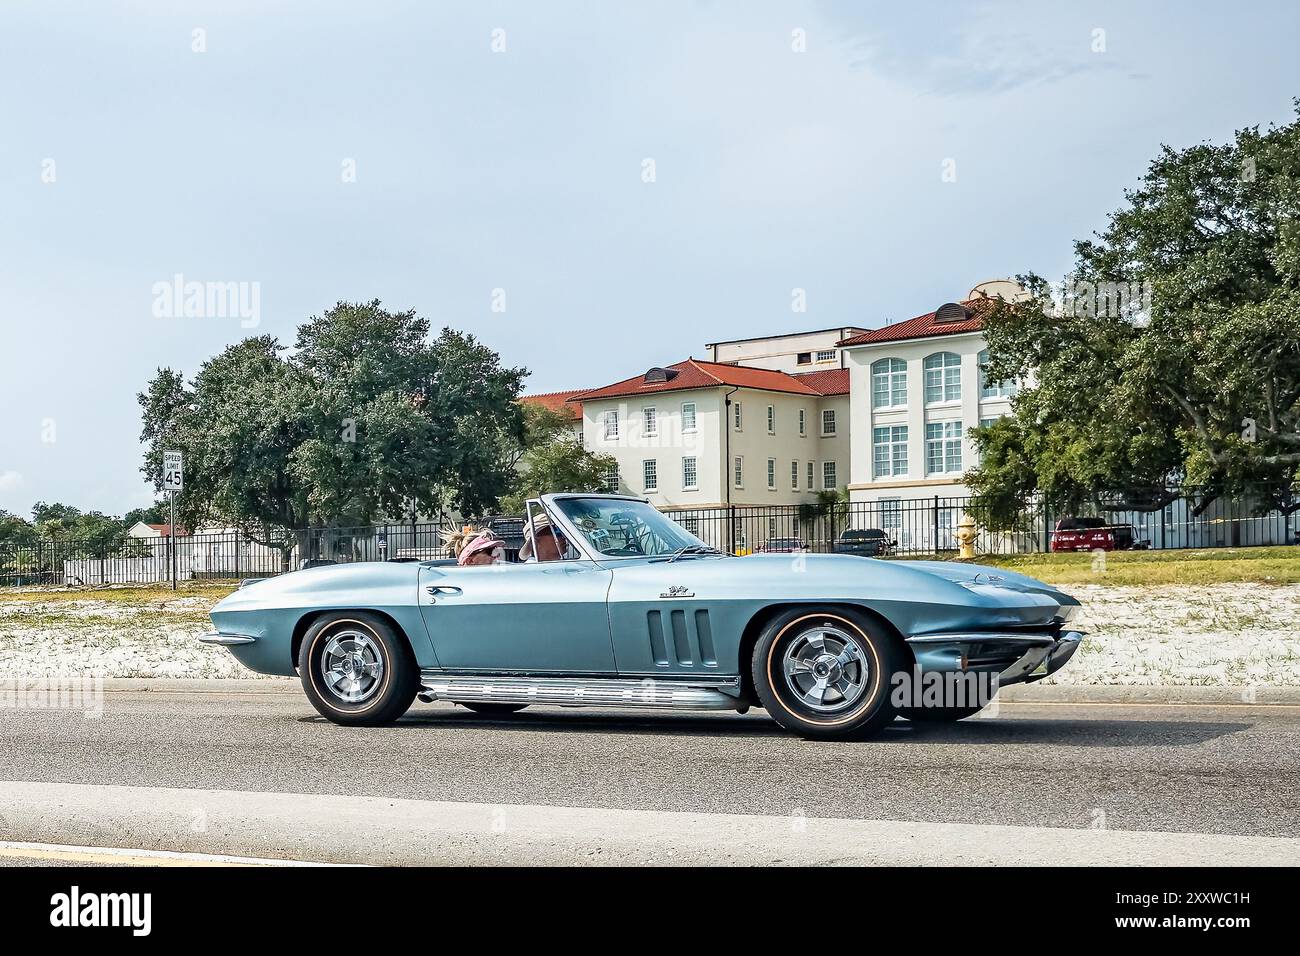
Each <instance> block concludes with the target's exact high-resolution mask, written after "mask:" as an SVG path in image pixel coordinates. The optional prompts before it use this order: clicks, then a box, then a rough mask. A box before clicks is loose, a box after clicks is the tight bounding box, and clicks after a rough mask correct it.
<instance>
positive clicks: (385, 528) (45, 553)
mask: <svg viewBox="0 0 1300 956" xmlns="http://www.w3.org/2000/svg"><path fill="white" fill-rule="evenodd" d="M666 513H667V514H669V516H670V517H672V518H673V519H674V520H675V521H677V522H678V523H679V524H681V525H682V526H683V527H685V528H686V529H687V530H688V531H691V532H693V533H694V534H696V535H697V536H699V537H700V538H702V539H703V540H704V541H705V542H707V543H708V544H711V545H713V546H714V547H717V548H720V549H722V550H724V551H731V552H736V553H740V554H748V553H751V552H755V551H763V550H775V551H790V550H795V549H800V550H808V551H814V552H831V551H837V550H839V551H850V552H856V553H862V550H863V544H862V541H863V539H864V538H868V537H869V538H871V539H872V541H873V542H876V541H884V542H887V544H886V546H885V547H884V549H883V551H884V553H885V556H897V557H918V556H925V555H939V556H944V555H950V554H951V552H953V551H955V550H956V548H957V536H956V535H957V529H958V524H959V521H960V520H961V516H962V514H964V513H969V514H970V515H971V516H972V518H974V520H975V524H976V527H977V537H976V540H975V549H976V551H977V552H978V553H981V554H1015V553H1025V552H1034V551H1040V552H1041V551H1048V550H1051V548H1052V539H1053V530H1054V529H1055V527H1056V525H1057V521H1058V520H1059V518H1061V517H1065V515H1063V514H1059V513H1057V512H1055V511H1053V510H1051V509H1046V508H1041V507H1036V508H1030V509H1027V510H1026V511H1025V512H1024V513H1023V514H1022V515H1021V516H1020V518H1019V520H1018V521H1017V523H1016V527H1015V528H1014V529H1013V530H1007V531H993V530H990V529H989V524H990V522H989V521H988V520H986V519H987V512H986V510H985V509H984V508H983V506H982V505H981V503H980V502H979V501H978V500H977V499H973V498H957V497H951V498H948V497H928V498H895V499H888V498H886V499H881V500H877V501H856V502H852V503H844V504H841V505H839V506H836V507H831V508H820V509H819V508H816V507H810V506H807V505H802V506H801V505H767V506H734V507H730V508H706V509H695V510H690V509H670V510H667V512H666ZM1100 517H1104V518H1105V519H1106V522H1107V523H1108V524H1109V525H1113V526H1114V525H1118V526H1126V527H1131V528H1132V533H1133V539H1134V540H1135V542H1136V543H1137V546H1138V547H1149V548H1153V549H1161V548H1215V547H1253V546H1261V545H1281V544H1294V543H1296V540H1297V539H1296V528H1297V522H1296V516H1295V515H1294V514H1291V513H1286V512H1282V511H1276V510H1274V511H1267V512H1263V513H1260V511H1259V509H1258V508H1255V507H1253V506H1251V505H1250V504H1249V503H1248V502H1238V501H1231V500H1226V499H1225V500H1222V501H1217V502H1214V503H1213V504H1212V505H1211V506H1210V507H1209V508H1206V509H1204V511H1202V512H1201V513H1199V514H1198V513H1197V511H1196V508H1195V507H1194V506H1193V502H1192V500H1190V499H1184V498H1179V499H1178V500H1176V501H1174V502H1172V503H1171V504H1169V505H1168V506H1166V507H1165V508H1162V509H1160V510H1158V511H1152V512H1141V511H1110V510H1108V511H1106V512H1104V514H1102V515H1100ZM439 528H440V526H439V525H438V524H437V523H434V522H417V523H406V524H388V525H370V526H366V527H361V528H312V529H308V530H304V531H299V532H296V533H294V534H293V535H291V536H290V537H289V538H286V539H285V541H284V542H282V543H281V544H279V545H277V544H268V543H266V542H264V541H257V540H254V539H251V538H249V537H248V536H247V535H244V534H241V533H240V532H237V531H221V532H212V533H205V534H194V535H182V536H177V537H175V538H170V537H166V536H160V537H146V538H127V539H126V540H125V541H124V542H123V541H121V540H118V541H114V542H111V543H105V542H91V541H77V540H57V541H54V540H51V541H36V542H26V543H22V544H19V543H14V542H0V586H8V587H14V586H33V585H55V586H80V585H85V586H95V585H104V584H137V583H138V584H149V583H159V582H164V581H169V580H170V579H171V564H172V560H173V557H174V558H175V562H176V568H177V577H178V578H179V579H180V580H182V581H193V580H202V579H241V578H253V577H265V576H270V575H275V574H280V573H282V572H283V571H286V570H293V569H296V568H299V567H302V566H304V564H305V563H306V562H336V563H343V562H353V561H386V560H392V559H398V558H404V559H415V560H428V559H436V558H447V557H450V552H449V551H448V549H447V547H446V545H445V543H444V542H443V540H442V536H441V535H440V533H439ZM863 532H873V534H871V535H864V534H863ZM875 532H878V533H875ZM878 547H879V546H878V545H876V544H874V543H873V544H871V545H869V546H868V550H870V551H873V552H874V551H875V550H876V549H877V548H878Z"/></svg>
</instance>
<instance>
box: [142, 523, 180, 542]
mask: <svg viewBox="0 0 1300 956" xmlns="http://www.w3.org/2000/svg"><path fill="white" fill-rule="evenodd" d="M145 526H146V527H149V528H152V529H153V530H154V531H157V532H158V533H159V534H160V535H162V536H163V537H164V538H166V537H168V536H170V535H171V533H172V526H171V525H169V524H150V523H149V522H147V521H146V522H145ZM188 534H189V531H188V530H186V528H185V527H183V526H182V525H177V526H176V536H177V537H178V538H183V537H185V536H186V535H188Z"/></svg>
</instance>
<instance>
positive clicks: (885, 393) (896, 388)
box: [871, 358, 907, 408]
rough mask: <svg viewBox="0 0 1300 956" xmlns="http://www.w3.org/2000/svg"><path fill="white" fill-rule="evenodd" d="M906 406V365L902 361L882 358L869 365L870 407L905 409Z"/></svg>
mask: <svg viewBox="0 0 1300 956" xmlns="http://www.w3.org/2000/svg"><path fill="white" fill-rule="evenodd" d="M906 406H907V363H906V362H904V361H903V360H902V359H896V358H883V359H881V360H880V361H879V362H872V363H871V407H872V408H905V407H906Z"/></svg>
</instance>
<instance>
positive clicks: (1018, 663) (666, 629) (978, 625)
mask: <svg viewBox="0 0 1300 956" xmlns="http://www.w3.org/2000/svg"><path fill="white" fill-rule="evenodd" d="M525 520H526V521H527V523H528V528H529V531H530V532H532V537H533V540H534V542H535V543H536V544H537V548H536V551H537V556H538V557H540V558H541V560H538V559H537V557H533V558H531V559H530V560H528V561H525V562H519V563H508V564H497V565H490V566H481V567H475V566H459V565H457V564H456V563H455V562H454V561H422V562H400V561H390V562H367V563H357V564H345V565H335V566H330V567H320V568H311V569H308V570H303V571H296V572H293V573H291V574H285V575H283V576H281V577H277V578H271V579H269V580H265V581H257V582H253V583H250V584H247V585H246V586H244V587H242V588H240V589H239V590H238V591H236V592H235V593H234V594H231V595H230V596H229V597H227V598H226V599H224V600H223V601H222V602H221V603H220V604H218V605H217V606H216V607H215V608H214V609H213V611H212V622H213V624H214V625H215V626H216V633H214V634H210V635H208V636H206V637H205V638H203V640H205V641H207V642H209V643H213V644H221V645H225V646H227V647H229V649H230V651H231V653H232V654H234V655H235V657H237V658H238V659H239V660H240V661H241V662H242V663H244V664H245V665H247V666H248V667H250V668H252V669H253V670H256V671H261V672H263V673H266V674H286V675H288V674H294V673H295V672H296V673H297V674H298V675H299V677H300V678H301V679H302V685H303V688H304V690H305V691H306V693H307V697H308V699H309V700H310V701H311V703H312V704H313V705H314V706H315V707H316V709H317V710H318V711H320V713H321V714H323V715H324V716H326V717H328V718H329V719H330V720H332V721H334V722H336V723H340V724H360V725H376V724H386V723H389V722H391V721H394V720H396V719H397V718H399V717H401V716H402V714H404V713H405V712H406V711H407V709H408V708H409V707H410V706H411V703H412V702H413V701H414V699H415V698H416V697H417V696H418V697H419V698H420V699H421V700H424V701H434V700H446V701H454V702H456V703H459V704H463V705H464V706H466V707H469V708H471V709H473V710H476V711H480V712H486V713H492V714H509V713H513V712H515V711H518V710H522V709H523V708H524V707H526V706H528V705H529V704H552V705H555V704H558V705H563V706H588V707H619V708H623V707H636V708H650V709H656V710H698V709H706V710H736V711H740V712H744V711H745V710H747V709H748V708H750V707H763V708H765V709H766V710H767V712H768V713H769V714H770V715H771V716H772V717H773V718H775V719H776V721H777V722H778V723H780V724H781V725H782V726H784V727H786V728H788V729H789V730H791V731H794V732H796V733H799V734H803V735H805V736H807V737H822V738H843V737H861V736H865V735H868V734H870V733H872V732H874V731H876V730H878V729H880V728H881V727H883V726H884V725H885V724H886V723H888V722H889V721H891V720H893V719H894V718H895V717H896V716H900V715H901V716H903V717H907V718H909V719H912V720H956V719H960V718H961V717H965V716H968V715H970V714H972V713H974V712H975V711H977V710H978V709H979V708H980V707H981V706H982V705H983V704H985V703H987V699H988V695H989V693H992V692H996V686H997V685H998V684H1009V683H1016V682H1020V681H1032V680H1037V679H1039V678H1041V677H1044V676H1046V675H1047V674H1050V673H1052V672H1053V671H1055V670H1057V669H1058V668H1060V667H1061V666H1062V665H1064V664H1065V662H1066V661H1067V660H1069V658H1070V656H1071V655H1072V654H1073V653H1074V651H1075V650H1076V649H1077V648H1078V646H1079V642H1080V640H1081V639H1082V637H1083V635H1082V634H1081V633H1079V632H1078V631H1074V630H1070V629H1069V628H1068V625H1069V622H1070V621H1071V619H1072V618H1074V616H1075V615H1076V613H1077V611H1078V602H1077V601H1075V600H1074V599H1073V598H1071V597H1069V596H1068V595H1066V594H1062V593H1061V592H1059V591H1057V590H1055V589H1053V588H1051V587H1049V586H1048V585H1046V584H1043V583H1041V582H1039V581H1035V580H1034V579H1032V578H1029V577H1025V576H1024V575H1020V574H1015V573H1012V572H1009V571H1002V570H998V571H996V573H990V572H989V571H988V570H986V569H982V568H979V567H972V566H969V565H965V564H960V563H949V562H938V561H933V562H932V561H886V560H878V559H874V558H863V557H856V556H852V555H838V554H771V555H753V556H749V557H735V556H732V555H728V554H724V553H722V552H719V551H718V550H716V549H715V548H712V547H709V546H708V545H706V544H705V543H704V542H703V541H701V540H700V539H699V538H697V537H695V536H694V535H692V534H690V533H689V532H687V531H686V530H684V529H683V528H682V527H681V526H679V525H678V524H676V523H675V522H673V521H672V520H670V519H669V518H667V517H665V516H664V515H663V514H661V513H660V512H658V511H656V510H655V509H654V508H652V507H651V506H650V505H649V504H647V503H646V502H645V501H644V500H642V499H640V498H630V497H625V496H619V495H595V494H557V495H544V496H542V498H541V499H539V500H534V501H530V502H529V503H528V514H527V517H526V519H525ZM546 539H549V547H547V548H543V547H542V546H541V545H542V542H543V540H546ZM547 558H550V560H547ZM975 679H979V681H982V684H980V686H981V688H982V690H983V691H984V692H983V693H981V694H979V695H977V696H975V697H971V696H965V697H962V696H960V692H961V691H963V689H968V688H970V687H971V686H973V685H972V681H974V680H975ZM954 690H955V691H957V692H958V696H954V694H953V692H954Z"/></svg>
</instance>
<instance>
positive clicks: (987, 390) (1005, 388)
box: [979, 349, 1019, 398]
mask: <svg viewBox="0 0 1300 956" xmlns="http://www.w3.org/2000/svg"><path fill="white" fill-rule="evenodd" d="M979 362H980V398H1015V397H1016V392H1017V391H1018V390H1019V383H1018V382H1017V381H1016V380H1015V379H1014V378H1009V379H1007V380H1006V381H1005V382H990V381H989V379H988V375H987V374H986V373H985V371H984V369H985V367H987V366H988V364H989V350H988V349H985V350H984V351H983V352H980V355H979Z"/></svg>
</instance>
